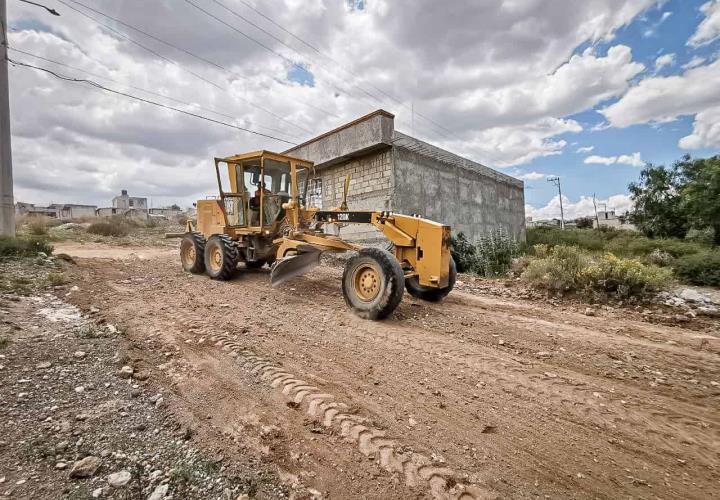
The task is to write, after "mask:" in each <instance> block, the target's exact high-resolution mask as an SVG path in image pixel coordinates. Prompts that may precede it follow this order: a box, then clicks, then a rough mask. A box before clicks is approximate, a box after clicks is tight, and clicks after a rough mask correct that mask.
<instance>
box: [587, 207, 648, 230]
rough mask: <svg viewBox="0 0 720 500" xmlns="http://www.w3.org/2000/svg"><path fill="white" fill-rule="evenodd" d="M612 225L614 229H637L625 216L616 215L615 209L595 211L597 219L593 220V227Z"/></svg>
mask: <svg viewBox="0 0 720 500" xmlns="http://www.w3.org/2000/svg"><path fill="white" fill-rule="evenodd" d="M598 224H599V225H600V227H612V228H615V229H627V230H629V231H637V228H636V227H635V225H634V224H631V223H630V222H629V221H628V218H627V216H624V215H620V216H618V215H616V214H615V210H604V211H599V212H598V213H597V220H593V227H594V228H596V229H597V227H598Z"/></svg>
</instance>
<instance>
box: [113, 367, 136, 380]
mask: <svg viewBox="0 0 720 500" xmlns="http://www.w3.org/2000/svg"><path fill="white" fill-rule="evenodd" d="M133 372H134V370H133V369H132V366H128V365H125V366H123V367H122V368H120V369H119V370H118V373H117V374H118V377H120V378H130V377H132V375H133Z"/></svg>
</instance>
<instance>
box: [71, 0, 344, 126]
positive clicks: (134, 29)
mask: <svg viewBox="0 0 720 500" xmlns="http://www.w3.org/2000/svg"><path fill="white" fill-rule="evenodd" d="M66 1H68V2H72V3H74V4H76V5H80V6H81V7H84V8H85V9H87V10H89V11H91V12H94V13H95V14H98V15H100V16H103V17H105V18H107V19H110V20H111V21H113V22H116V23H118V24H120V25H122V26H125V27H126V28H129V29H131V30H133V31H136V32H137V33H140V34H142V35H144V36H146V37H148V38H150V39H152V40H155V41H156V42H158V43H161V44H163V45H165V46H167V47H170V48H173V49H175V50H177V51H179V52H182V53H183V54H186V55H188V56H190V57H192V58H193V59H197V60H198V61H202V62H204V63H205V64H209V65H210V66H213V67H214V68H216V69H219V70H221V71H224V72H225V73H227V74H229V75H231V76H234V77H236V78H240V79H242V80H247V81H249V80H250V78H248V77H247V76H245V75H242V74H240V73H237V72H235V71H232V70H230V69H229V68H227V67H226V66H223V65H222V64H219V63H217V62H215V61H212V60H210V59H208V58H206V57H203V56H200V55H198V54H196V53H194V52H191V51H189V50H187V49H184V48H183V47H180V46H178V45H176V44H174V43H171V42H168V41H167V40H163V39H162V38H160V37H158V36H155V35H153V34H152V33H148V32H147V31H146V30H143V29H140V28H138V27H137V26H134V25H132V24H130V23H127V22H125V21H123V20H121V19H118V18H116V17H113V16H111V15H109V14H107V13H105V12H102V11H100V10H98V9H96V8H94V7H91V6H89V5H86V4H84V3H82V2H79V1H77V0H66ZM246 102H248V103H249V104H251V105H253V106H257V105H255V104H253V103H250V102H249V101H246ZM299 102H300V104H303V105H305V106H307V107H309V108H312V109H314V110H315V111H319V112H321V113H324V114H326V115H328V116H334V117H335V118H339V116H338V115H336V114H335V113H332V112H330V111H327V110H325V109H322V108H319V107H317V106H314V105H312V104H308V103H305V102H302V101H299ZM258 107H259V106H258ZM259 109H263V108H260V107H259ZM263 111H265V110H264V109H263ZM276 118H277V116H276ZM306 131H307V130H306ZM307 132H309V133H311V132H310V131H307Z"/></svg>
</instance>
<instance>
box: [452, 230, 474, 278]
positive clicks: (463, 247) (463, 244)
mask: <svg viewBox="0 0 720 500" xmlns="http://www.w3.org/2000/svg"><path fill="white" fill-rule="evenodd" d="M450 254H451V255H452V258H453V260H454V261H455V266H457V270H458V272H459V273H471V272H473V269H475V245H473V244H472V243H471V242H470V241H469V240H468V239H467V237H466V236H465V233H463V232H462V231H461V232H459V233H458V234H457V235H456V236H452V238H451V239H450Z"/></svg>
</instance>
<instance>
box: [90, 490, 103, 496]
mask: <svg viewBox="0 0 720 500" xmlns="http://www.w3.org/2000/svg"><path fill="white" fill-rule="evenodd" d="M102 494H103V489H102V488H96V489H94V490H93V492H92V497H93V498H100V497H101V496H102Z"/></svg>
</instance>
